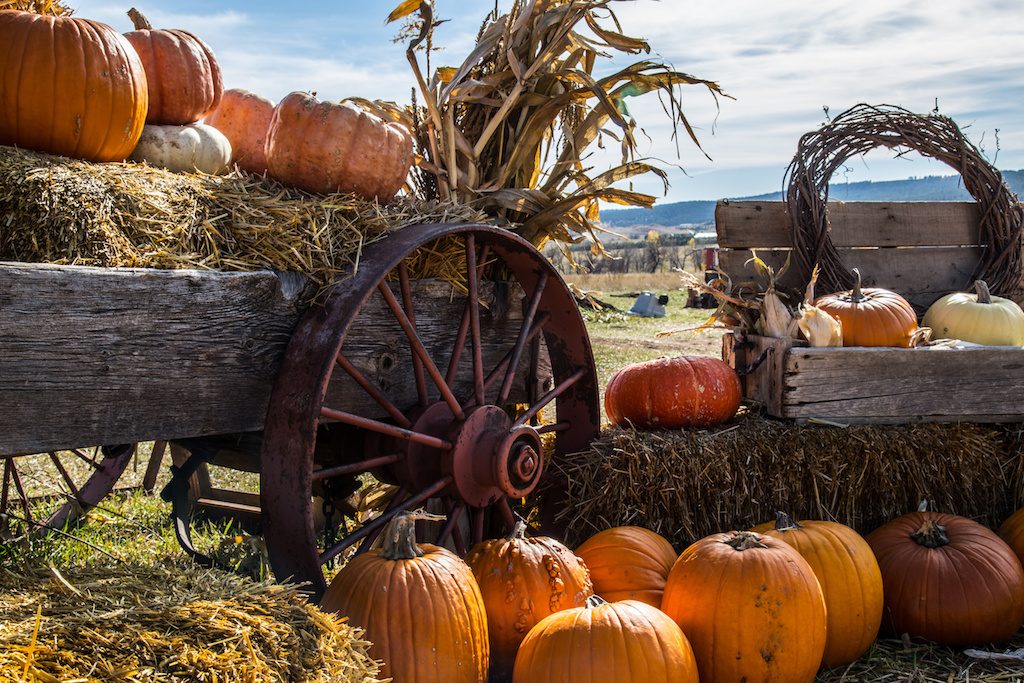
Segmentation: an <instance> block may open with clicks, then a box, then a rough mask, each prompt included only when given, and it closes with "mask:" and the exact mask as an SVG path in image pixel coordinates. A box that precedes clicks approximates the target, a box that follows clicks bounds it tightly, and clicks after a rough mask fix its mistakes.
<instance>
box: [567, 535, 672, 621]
mask: <svg viewBox="0 0 1024 683" xmlns="http://www.w3.org/2000/svg"><path fill="white" fill-rule="evenodd" d="M576 554H577V555H578V556H579V557H580V559H582V560H583V562H584V564H586V565H587V569H589V570H590V579H591V580H592V581H593V582H594V592H595V593H596V594H597V595H600V596H601V597H602V598H604V599H605V600H607V601H609V602H618V601H620V600H639V601H641V602H645V603H647V604H648V605H652V606H653V607H661V596H662V593H663V592H664V590H665V580H666V579H667V578H668V573H669V572H670V571H672V565H673V564H675V562H676V557H677V554H676V551H675V550H674V549H673V548H672V544H671V543H669V542H668V541H667V540H665V538H664V537H663V536H661V535H660V534H656V533H655V532H653V531H651V530H649V529H644V528H643V527H638V526H620V527H614V528H612V529H605V530H604V531H600V532H598V533H596V534H594V535H593V536H591V537H590V538H589V539H587V541H586V542H585V543H583V545H581V546H580V547H579V548H577V549H576Z"/></svg>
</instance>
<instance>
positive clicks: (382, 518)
mask: <svg viewBox="0 0 1024 683" xmlns="http://www.w3.org/2000/svg"><path fill="white" fill-rule="evenodd" d="M451 481H452V478H451V476H450V475H449V476H446V477H444V478H443V479H439V480H437V481H436V482H434V483H433V484H431V485H430V486H428V487H427V488H425V489H423V490H422V491H420V492H419V493H418V494H416V495H415V496H413V497H412V498H409V499H407V500H405V501H403V502H402V503H400V504H398V505H396V506H395V507H394V508H392V509H391V510H388V511H387V512H384V513H381V514H380V515H378V516H377V517H376V518H374V519H373V520H371V521H370V522H367V523H366V524H364V525H363V526H362V527H360V528H359V529H358V530H357V531H353V532H352V533H351V534H349V535H348V536H346V537H345V538H343V539H341V540H340V541H339V542H338V543H336V544H334V545H333V546H332V547H330V548H328V549H327V550H326V551H325V552H323V553H321V554H320V564H326V563H327V562H330V561H331V560H333V559H334V558H335V557H337V556H338V555H340V554H341V553H343V552H345V550H346V549H347V548H350V547H352V544H354V543H356V542H357V541H360V540H362V539H363V538H366V537H367V536H369V535H370V534H372V533H373V532H375V531H378V530H380V529H382V528H384V526H385V525H386V524H387V523H388V522H390V521H391V519H392V518H393V517H394V516H395V515H397V514H398V513H399V512H402V511H403V510H408V509H410V508H414V507H416V506H417V505H419V504H420V503H423V502H424V501H426V500H427V499H428V498H430V497H431V496H433V495H435V494H437V493H440V492H441V491H442V490H443V489H444V488H445V487H446V486H448V484H450V483H451Z"/></svg>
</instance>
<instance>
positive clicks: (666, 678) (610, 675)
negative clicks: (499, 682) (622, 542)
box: [512, 596, 697, 683]
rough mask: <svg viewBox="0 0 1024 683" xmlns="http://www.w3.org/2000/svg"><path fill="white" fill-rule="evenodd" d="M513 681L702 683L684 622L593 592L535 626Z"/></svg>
mask: <svg viewBox="0 0 1024 683" xmlns="http://www.w3.org/2000/svg"><path fill="white" fill-rule="evenodd" d="M512 681H513V683H567V682H569V681H572V683H697V662H696V661H695V660H694V658H693V649H692V648H691V647H690V643H689V642H688V641H687V640H686V636H684V635H683V632H682V631H681V630H680V629H679V626H677V625H676V623H675V622H674V621H672V620H671V619H669V618H668V617H667V616H665V614H664V613H662V612H661V611H660V610H658V609H655V608H654V607H651V606H650V605H648V604H645V603H643V602H638V601H636V600H625V601H623V602H614V603H608V602H605V601H604V600H602V599H601V598H599V597H597V596H593V597H590V598H587V603H586V605H584V606H583V607H577V608H574V609H567V610H563V611H561V612H558V613H556V614H552V615H549V616H547V617H544V619H543V620H541V622H540V623H539V624H537V625H536V626H534V627H533V628H532V629H530V632H529V633H528V634H527V636H526V639H525V640H523V645H522V647H520V648H519V655H518V656H517V657H516V666H515V673H514V674H513V676H512Z"/></svg>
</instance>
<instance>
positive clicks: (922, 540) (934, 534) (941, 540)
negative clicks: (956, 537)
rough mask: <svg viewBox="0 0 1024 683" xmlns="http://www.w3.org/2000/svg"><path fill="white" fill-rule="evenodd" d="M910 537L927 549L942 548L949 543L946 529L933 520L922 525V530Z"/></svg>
mask: <svg viewBox="0 0 1024 683" xmlns="http://www.w3.org/2000/svg"><path fill="white" fill-rule="evenodd" d="M910 537H911V538H912V539H914V540H915V541H916V542H917V543H919V544H920V545H923V546H924V547H925V548H941V547H942V546H944V545H947V544H948V543H949V535H948V534H947V533H946V527H944V526H942V525H941V524H939V523H938V522H936V521H935V520H931V519H929V520H928V521H926V522H925V523H924V524H922V525H921V528H920V529H918V530H917V531H915V532H914V533H912V534H910Z"/></svg>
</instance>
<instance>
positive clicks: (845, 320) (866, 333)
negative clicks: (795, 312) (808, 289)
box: [814, 268, 917, 348]
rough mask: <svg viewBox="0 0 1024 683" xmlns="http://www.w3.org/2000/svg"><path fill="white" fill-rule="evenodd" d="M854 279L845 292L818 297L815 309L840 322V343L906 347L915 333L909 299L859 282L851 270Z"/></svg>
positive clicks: (914, 316)
mask: <svg viewBox="0 0 1024 683" xmlns="http://www.w3.org/2000/svg"><path fill="white" fill-rule="evenodd" d="M853 274H854V277H855V278H856V282H855V284H854V285H853V289H852V290H850V291H848V292H836V293H834V294H826V295H824V296H820V297H818V298H817V299H815V301H814V305H815V306H816V307H817V308H820V309H821V310H823V311H825V312H826V313H828V314H829V315H831V316H832V317H833V318H837V319H838V320H839V322H841V323H842V325H843V346H898V347H902V348H908V347H910V344H911V340H912V338H913V336H914V333H915V332H917V314H916V313H914V308H913V307H912V306H911V305H910V302H909V301H907V300H906V299H904V298H903V297H902V296H900V295H899V294H897V293H896V292H893V291H890V290H888V289H881V288H878V287H871V288H868V287H864V288H862V287H861V285H860V271H859V270H857V269H856V268H854V269H853Z"/></svg>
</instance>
